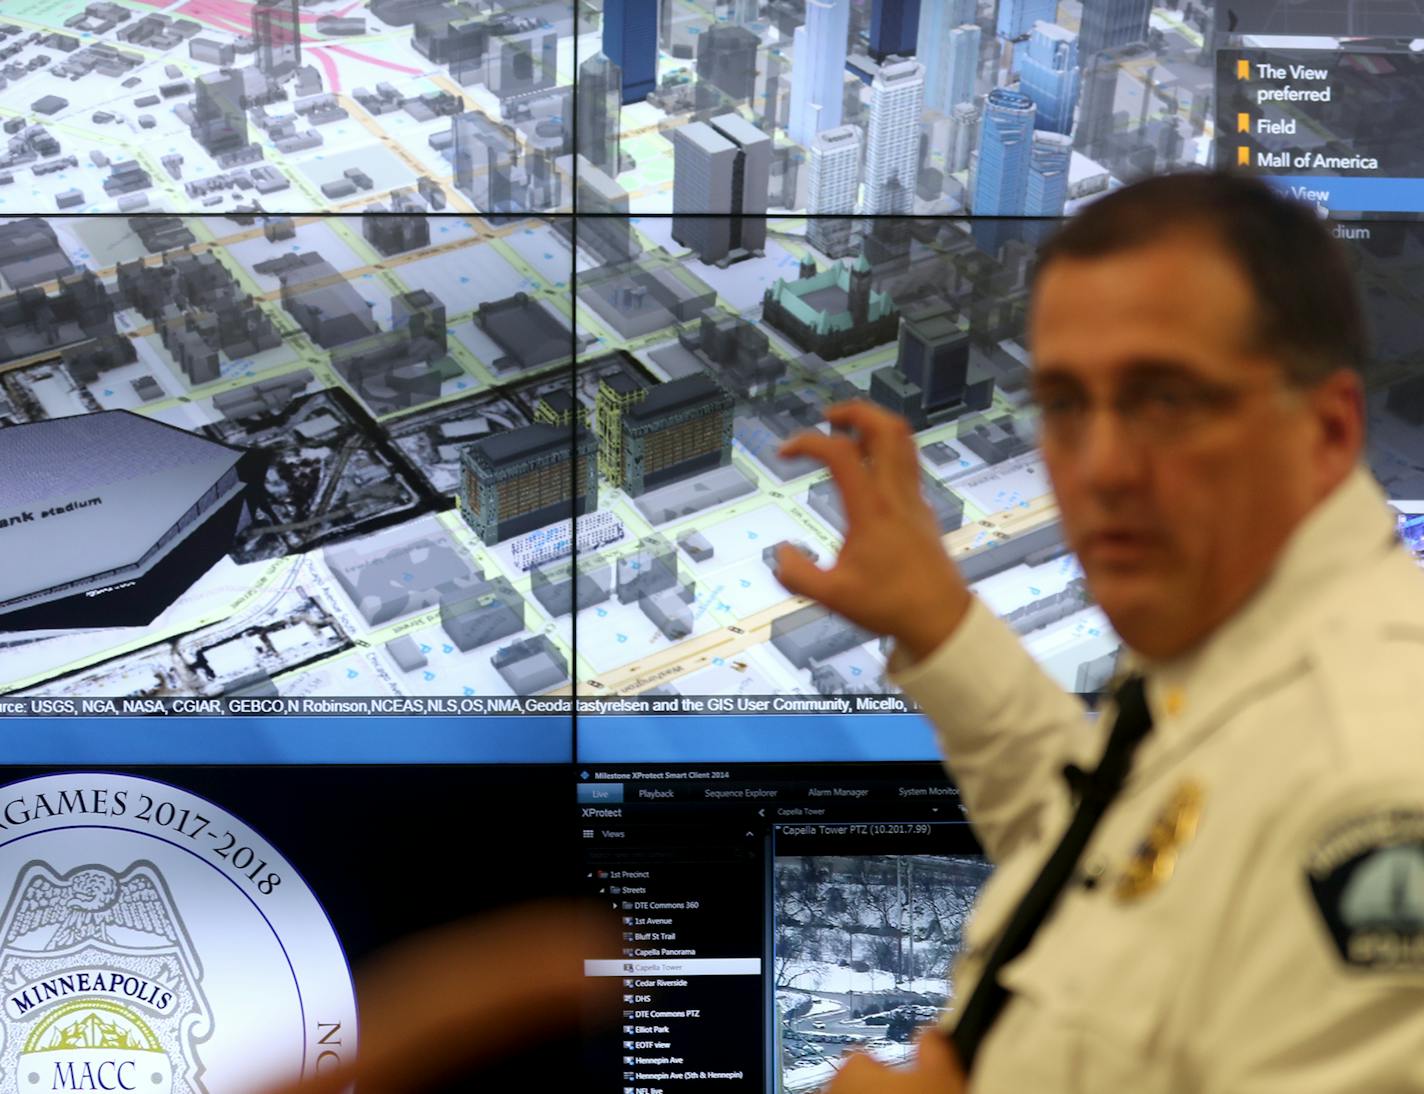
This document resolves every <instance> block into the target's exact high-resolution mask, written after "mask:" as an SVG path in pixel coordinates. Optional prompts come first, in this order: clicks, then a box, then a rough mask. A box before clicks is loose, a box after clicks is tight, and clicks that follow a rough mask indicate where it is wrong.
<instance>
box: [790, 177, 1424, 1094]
mask: <svg viewBox="0 0 1424 1094" xmlns="http://www.w3.org/2000/svg"><path fill="white" fill-rule="evenodd" d="M1030 338H1031V348H1032V351H1033V358H1034V367H1033V373H1032V388H1033V394H1034V399H1035V402H1036V404H1037V407H1038V412H1039V444H1040V447H1041V451H1042V456H1043V461H1044V464H1045V466H1046V468H1047V470H1048V473H1049V475H1050V477H1051V479H1052V485H1053V489H1054V492H1055V495H1056V499H1057V503H1058V506H1059V509H1060V511H1061V516H1062V522H1063V532H1064V537H1065V540H1066V542H1067V544H1068V546H1069V547H1070V548H1071V549H1072V550H1073V551H1074V552H1075V553H1076V555H1077V557H1078V559H1079V561H1080V563H1081V565H1082V567H1083V572H1084V575H1085V577H1086V580H1087V585H1088V589H1089V591H1090V592H1091V594H1092V596H1093V598H1094V599H1095V601H1096V602H1097V603H1098V604H1099V605H1100V606H1101V607H1102V609H1103V611H1104V612H1105V613H1106V615H1107V617H1108V619H1109V620H1110V621H1111V623H1112V625H1113V627H1114V628H1115V629H1116V631H1117V633H1118V634H1119V635H1120V637H1121V638H1122V640H1123V643H1124V646H1125V649H1126V653H1125V656H1124V659H1123V660H1124V664H1123V666H1122V672H1121V673H1120V679H1123V678H1125V679H1126V681H1127V682H1126V683H1122V684H1121V685H1120V687H1119V688H1118V690H1117V691H1116V692H1115V696H1116V698H1115V700H1114V701H1113V702H1111V703H1109V705H1108V709H1107V710H1106V712H1105V714H1104V716H1103V718H1102V719H1101V720H1100V721H1099V722H1097V723H1094V722H1092V721H1090V720H1088V719H1086V718H1085V714H1084V710H1083V708H1082V706H1081V705H1080V703H1079V702H1078V700H1077V699H1075V698H1074V697H1072V696H1070V695H1068V694H1066V693H1064V692H1063V691H1062V690H1060V689H1059V688H1058V687H1057V686H1056V685H1055V684H1054V683H1053V682H1052V681H1051V680H1050V679H1049V677H1048V676H1046V675H1045V674H1044V673H1043V671H1042V670H1041V669H1039V668H1038V666H1037V665H1036V663H1035V662H1034V661H1033V660H1032V659H1031V658H1030V657H1029V656H1028V655H1027V653H1026V652H1025V651H1024V650H1023V649H1022V647H1021V646H1020V645H1019V643H1018V642H1017V640H1016V636H1015V635H1014V632H1013V631H1012V630H1010V629H1009V628H1008V627H1007V626H1006V625H1004V624H1003V623H1002V622H1000V621H998V620H997V619H995V618H994V617H993V615H992V614H991V613H990V612H989V611H988V610H987V609H986V608H985V607H984V606H983V605H982V604H981V603H980V602H978V601H977V600H976V599H975V598H974V597H973V596H972V595H971V594H970V593H969V591H968V589H967V588H966V586H965V584H964V582H963V580H962V579H961V578H960V576H959V574H958V571H957V570H956V568H955V566H954V565H953V563H952V562H951V561H950V560H949V559H948V558H947V557H946V555H945V552H944V550H943V543H942V539H941V537H940V534H939V532H938V529H937V527H936V525H935V521H934V519H933V518H932V516H931V515H930V513H929V511H928V510H927V508H926V506H925V504H924V502H923V501H922V499H921V497H920V493H919V486H918V483H919V476H920V471H919V461H918V453H917V450H916V447H915V443H914V439H913V435H912V433H911V432H910V430H909V429H908V428H907V426H906V424H905V423H904V422H903V421H902V420H900V419H898V418H896V417H895V416H893V415H891V414H889V413H887V412H885V411H882V410H880V409H878V408H876V407H873V406H871V405H870V404H867V403H863V402H856V403H849V404H843V405H840V406H838V407H834V408H831V410H829V411H828V412H827V417H828V418H829V419H830V421H831V423H832V424H833V425H834V426H836V427H837V429H836V430H835V431H834V432H832V433H831V434H829V435H826V434H822V433H819V432H811V433H807V434H802V435H800V436H798V437H796V438H793V439H792V440H791V441H790V442H788V444H787V445H786V446H785V448H784V452H785V454H787V455H802V456H810V457H813V458H816V459H818V460H821V461H823V462H824V463H825V464H826V465H827V466H828V468H829V470H830V472H831V474H832V476H833V478H834V480H835V483H836V485H837V487H838V489H839V491H840V493H841V496H842V499H843V501H844V505H845V511H846V515H847V520H848V525H847V530H846V535H845V542H844V546H843V548H842V550H841V552H840V555H839V557H838V558H837V560H836V562H835V564H834V566H833V567H832V568H831V569H829V570H821V569H819V568H818V567H816V566H815V565H814V564H813V563H812V562H811V560H810V559H809V558H807V557H806V556H805V555H803V554H801V553H800V552H799V551H797V550H796V549H795V548H793V547H789V546H787V547H783V548H782V549H781V553H780V556H779V569H780V577H781V580H782V581H783V583H784V584H785V585H786V586H787V587H788V588H789V589H791V590H792V591H793V592H796V593H800V594H803V595H805V596H807V597H811V598H814V599H816V600H819V601H821V602H822V603H824V604H825V605H827V606H828V607H830V608H832V609H833V610H835V611H837V612H839V613H840V614H842V615H844V616H845V617H847V618H849V619H851V620H853V621H854V622H856V623H858V624H860V625H861V626H864V627H867V628H869V629H871V630H873V631H876V632H878V633H881V634H886V635H890V636H892V637H893V638H894V639H895V652H894V654H893V655H892V658H891V670H892V673H893V678H894V679H895V681H896V682H897V683H898V684H899V685H900V686H901V687H902V688H903V689H904V690H905V691H906V692H907V693H908V694H909V695H910V696H912V697H913V698H914V699H916V700H917V701H918V702H919V703H920V704H921V705H922V707H923V708H924V709H925V711H926V712H927V713H928V714H929V715H930V717H931V718H932V719H933V721H934V723H935V725H936V727H937V730H938V732H939V734H940V740H941V743H942V747H943V749H944V752H945V755H946V757H947V762H948V765H949V767H950V769H951V771H952V774H953V776H954V778H955V780H956V782H957V783H958V785H959V787H960V790H961V792H962V795H963V802H964V805H965V808H966V810H967V813H968V816H969V818H970V820H971V822H972V823H973V826H974V830H975V832H976V833H977V835H978V837H979V839H980V841H981V843H982V844H983V846H984V848H985V851H986V852H987V854H988V855H989V857H990V858H991V859H992V860H993V861H994V863H995V864H996V871H995V873H994V875H993V876H992V878H991V879H990V881H989V883H988V885H987V886H986V888H985V890H984V891H983V893H982V895H981V898H980V901H979V904H978V907H977V908H976V910H975V914H974V916H973V919H972V921H971V923H970V924H969V927H968V929H967V931H966V949H965V952H964V954H963V955H962V956H961V959H960V961H959V963H958V966H957V968H956V974H955V991H954V1005H953V1008H952V1009H953V1012H954V1013H952V1014H951V1016H950V1018H949V1023H950V1024H951V1025H953V1024H954V1023H955V1022H956V1020H957V1019H960V1018H961V1017H962V1016H964V1015H965V1014H966V1012H970V1011H976V1012H977V1024H976V1028H975V1029H973V1030H971V1031H969V1032H968V1033H966V1032H965V1031H964V1029H963V1028H962V1027H961V1028H960V1029H958V1030H956V1034H955V1037H954V1038H953V1041H951V1039H949V1038H947V1037H942V1036H939V1035H938V1034H935V1035H927V1036H925V1037H923V1038H922V1042H921V1049H920V1053H919V1056H918V1058H917V1060H916V1061H915V1063H914V1064H913V1065H911V1066H909V1067H907V1068H904V1069H896V1070H891V1069H888V1068H885V1067H883V1066H882V1065H880V1064H878V1063H876V1062H874V1061H873V1060H871V1059H870V1058H869V1057H866V1056H857V1057H855V1058H853V1059H852V1060H851V1061H850V1063H848V1064H847V1066H845V1067H844V1068H842V1070H841V1072H840V1074H839V1076H838V1078H837V1080H836V1082H835V1083H834V1084H833V1085H832V1091H833V1092H834V1094H860V1092H861V1091H865V1092H875V1094H894V1092H900V1091H903V1092H905V1094H910V1092H920V1091H924V1092H930V1091H934V1092H937V1094H944V1092H946V1091H954V1090H963V1089H969V1090H972V1091H973V1092H974V1094H1046V1092H1067V1091H1075V1092H1078V1091H1081V1092H1093V1094H1099V1092H1105V1091H1131V1092H1133V1094H1158V1092H1168V1091H1172V1092H1183V1094H1186V1092H1191V1094H1317V1092H1326V1091H1330V1092H1336V1091H1339V1092H1345V1091H1351V1092H1365V1091H1369V1092H1371V1094H1383V1092H1386V1091H1406V1090H1424V714H1421V710H1420V708H1421V706H1424V703H1421V695H1420V688H1421V687H1424V576H1421V575H1420V573H1419V572H1418V571H1417V569H1416V567H1415V564H1414V562H1413V560H1412V559H1411V558H1410V557H1409V555H1408V554H1407V552H1406V551H1405V550H1404V549H1403V548H1402V547H1401V545H1400V544H1399V543H1398V541H1397V538H1396V535H1395V531H1394V528H1395V522H1394V518H1393V515H1392V510H1391V509H1390V508H1389V507H1388V506H1387V504H1386V502H1385V499H1384V497H1383V495H1382V493H1381V491H1380V489H1379V487H1378V485H1377V484H1376V483H1375V482H1374V480H1373V478H1372V477H1371V475H1370V473H1369V472H1368V470H1367V469H1366V468H1365V467H1364V466H1363V465H1362V463H1361V453H1362V449H1363V432H1364V409H1363V407H1364V398H1363V389H1362V382H1361V376H1360V370H1361V367H1362V364H1363V358H1364V354H1365V348H1364V347H1365V338H1364V333H1363V329H1362V321H1361V318H1360V314H1359V309H1358V304H1357V302H1356V299H1355V295H1354V290H1353V286H1352V284H1351V279H1350V277H1349V274H1348V270H1347V268H1346V267H1345V265H1344V260H1343V257H1342V255H1341V254H1340V253H1339V251H1338V250H1337V247H1336V244H1335V242H1334V240H1333V239H1332V238H1331V237H1330V235H1329V233H1328V230H1327V228H1326V226H1325V225H1324V224H1323V223H1322V222H1320V221H1319V219H1318V218H1316V217H1315V215H1314V214H1313V212H1312V211H1310V210H1309V209H1307V208H1306V207H1305V206H1302V205H1297V204H1295V203H1293V202H1288V201H1286V200H1285V199H1283V198H1280V197H1277V196H1275V195H1274V194H1272V193H1271V192H1270V191H1269V190H1267V189H1266V188H1265V187H1263V186H1261V185H1259V184H1257V183H1254V182H1250V181H1248V180H1244V179H1240V178H1232V177H1229V176H1224V175H1212V174H1197V175H1177V176H1170V177H1163V178H1158V179H1153V180H1150V181H1147V182H1144V183H1141V184H1138V185H1136V186H1133V187H1128V188H1126V189H1124V190H1121V191H1119V192H1117V193H1115V194H1113V195H1110V196H1108V197H1106V198H1104V199H1102V200H1101V201H1099V202H1096V203H1094V204H1093V205H1092V206H1090V207H1089V208H1088V209H1087V210H1085V211H1084V212H1083V213H1081V214H1080V215H1079V216H1078V217H1076V218H1074V219H1073V220H1072V221H1070V222H1069V223H1068V225H1067V227H1065V228H1064V229H1063V230H1062V232H1061V233H1060V234H1059V235H1058V236H1057V237H1055V239H1053V240H1052V241H1050V242H1049V243H1048V244H1047V245H1046V247H1045V249H1044V251H1043V252H1042V254H1041V256H1040V260H1039V264H1038V266H1037V269H1036V273H1035V280H1034V286H1033V299H1032V314H1031V320H1030ZM1421 444H1422V445H1424V439H1422V440H1421ZM1129 723H1132V725H1131V726H1129ZM1118 727H1121V732H1120V733H1119V732H1118ZM1118 737H1122V740H1118V739H1117V738H1118ZM1105 742H1107V743H1105ZM1109 754H1111V755H1109ZM1110 768H1111V769H1114V770H1115V772H1116V774H1115V775H1114V772H1113V771H1108V770H1107V769H1110ZM1093 814H1096V815H1093ZM1085 830H1086V831H1085ZM1075 840H1076V845H1074V846H1069V847H1066V849H1065V846H1064V845H1067V844H1073V843H1074V841H1075ZM1055 871H1056V872H1057V874H1059V875H1061V876H1059V877H1053V876H1051V875H1054V874H1055ZM1035 905H1036V907H1035ZM1015 935H1016V936H1017V941H1014V940H1013V937H1012V936H1015ZM986 969H987V972H986ZM965 1021H966V1022H968V1021H969V1020H968V1019H965ZM970 1024H975V1023H970ZM956 1046H957V1049H958V1050H957V1051H956Z"/></svg>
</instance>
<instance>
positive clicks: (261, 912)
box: [0, 773, 356, 1094]
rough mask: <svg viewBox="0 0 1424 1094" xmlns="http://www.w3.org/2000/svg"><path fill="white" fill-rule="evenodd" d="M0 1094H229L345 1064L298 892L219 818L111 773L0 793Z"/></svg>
mask: <svg viewBox="0 0 1424 1094" xmlns="http://www.w3.org/2000/svg"><path fill="white" fill-rule="evenodd" d="M0 894H3V899H4V901H5V904H4V912H3V915H0V1008H3V1020H0V1091H5V1092H7V1094H10V1092H17V1094H40V1092H44V1094H53V1092H57V1091H82V1090H111V1091H141V1092H144V1094H229V1092H231V1094H244V1092H247V1091H256V1090H259V1089H261V1088H262V1087H263V1086H264V1085H266V1084H268V1083H270V1082H273V1081H279V1080H284V1079H286V1080H290V1079H294V1078H296V1077H298V1076H312V1075H315V1074H318V1073H320V1072H322V1071H325V1070H328V1069H331V1068H334V1067H336V1066H338V1065H339V1064H340V1063H341V1062H343V1061H344V1060H346V1059H349V1057H350V1055H351V1054H352V1053H353V1052H354V1051H355V1047H356V1016H355V1002H354V996H353V992H352V987H351V978H350V973H349V971H348V968H347V965H346V961H345V958H344V956H343V954H342V951H341V947H340V944H339V943H338V941H337V939H336V936H335V934H334V932H333V931H332V928H331V925H330V922H329V920H328V919H327V917H326V915H325V913H324V912H323V911H322V909H321V907H320V905H319V904H318V903H317V901H316V898H315V896H314V895H313V894H312V892H311V891H310V890H309V889H308V888H307V887H306V885H305V883H304V882H303V881H302V879H301V878H300V877H299V876H298V875H297V874H296V873H295V872H294V871H293V869H292V867H291V866H290V864H288V863H287V862H286V861H285V860H284V859H283V858H282V856H281V854H280V852H278V851H277V850H276V849H275V848H273V847H272V846H271V845H269V844H268V843H267V842H266V841H265V840H263V839H262V838H261V837H260V836H258V835H257V833H255V832H253V831H252V830H251V829H250V828H248V827H247V826H246V825H245V824H243V823H242V822H241V821H240V820H238V819H237V818H236V817H233V816H231V815H229V814H228V813H227V812H226V811H225V810H223V809H222V808H220V807H218V806H216V805H214V804H213V803H211V802H208V801H205V800H204V799H201V798H198V797H196V796H195V795H192V794H189V793H187V792H186V791H183V790H181V789H178V788H176V787H171V786H168V785H166V784H163V783H157V782H153V781H150V780H146V779H141V778H136V777H133V776H128V775H111V774H88V773H86V774H65V775H51V776H44V777H41V778H35V779H28V780H25V781H23V782H19V783H13V784H11V785H9V786H7V787H4V788H3V789H0Z"/></svg>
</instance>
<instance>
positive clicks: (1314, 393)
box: [1308, 368, 1365, 493]
mask: <svg viewBox="0 0 1424 1094" xmlns="http://www.w3.org/2000/svg"><path fill="white" fill-rule="evenodd" d="M1308 399H1309V402H1310V407H1311V411H1312V416H1313V418H1314V421H1315V426H1316V437H1315V439H1316V451H1317V453H1318V460H1317V467H1318V468H1319V476H1320V482H1319V486H1320V488H1321V492H1322V493H1328V492H1329V491H1330V490H1332V489H1333V488H1334V487H1335V485H1336V484H1337V483H1339V482H1340V481H1341V480H1343V479H1344V478H1345V476H1347V475H1348V474H1349V473H1350V471H1351V470H1352V469H1353V468H1354V467H1355V465H1356V464H1357V463H1359V461H1360V454H1361V453H1362V452H1363V450H1364V444H1365V388H1364V382H1363V380H1362V379H1361V377H1360V374H1359V373H1358V372H1357V371H1355V370H1354V369H1351V368H1338V369H1336V370H1335V371H1334V372H1332V373H1330V375H1329V376H1327V377H1326V378H1325V379H1324V380H1322V381H1321V382H1320V383H1319V384H1317V385H1316V386H1315V387H1313V388H1312V389H1311V390H1310V393H1309V395H1308Z"/></svg>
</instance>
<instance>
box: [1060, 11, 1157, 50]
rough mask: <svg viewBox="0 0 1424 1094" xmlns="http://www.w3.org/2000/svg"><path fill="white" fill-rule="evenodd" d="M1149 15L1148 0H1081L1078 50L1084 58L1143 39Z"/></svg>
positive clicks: (1145, 35) (1144, 38) (1145, 36)
mask: <svg viewBox="0 0 1424 1094" xmlns="http://www.w3.org/2000/svg"><path fill="white" fill-rule="evenodd" d="M1151 16H1152V0H1083V18H1082V21H1081V22H1080V23H1079V25H1078V51H1079V53H1080V54H1081V56H1082V57H1083V59H1084V62H1085V63H1086V62H1087V60H1088V59H1089V58H1091V57H1093V56H1094V55H1095V54H1097V53H1100V52H1102V51H1103V50H1105V49H1113V48H1114V47H1116V46H1126V45H1131V44H1132V43H1133V42H1141V41H1145V40H1146V38H1147V21H1148V19H1150V18H1151ZM1047 18H1048V19H1049V20H1050V21H1051V20H1052V18H1053V17H1052V16H1051V15H1050V16H1047Z"/></svg>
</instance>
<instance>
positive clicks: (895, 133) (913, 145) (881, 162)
mask: <svg viewBox="0 0 1424 1094" xmlns="http://www.w3.org/2000/svg"><path fill="white" fill-rule="evenodd" d="M924 97H925V76H924V69H922V68H921V67H920V65H919V63H918V62H916V61H897V62H892V63H891V64H888V65H885V66H883V67H882V68H881V69H880V71H879V72H877V73H876V74H875V79H874V80H873V81H872V82H871V85H870V126H869V128H868V129H867V131H866V140H865V203H864V205H863V207H862V209H861V211H862V212H865V213H909V212H911V211H912V208H913V203H914V194H915V183H916V175H917V172H918V167H919V153H920V115H921V114H922V113H923V111H924Z"/></svg>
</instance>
